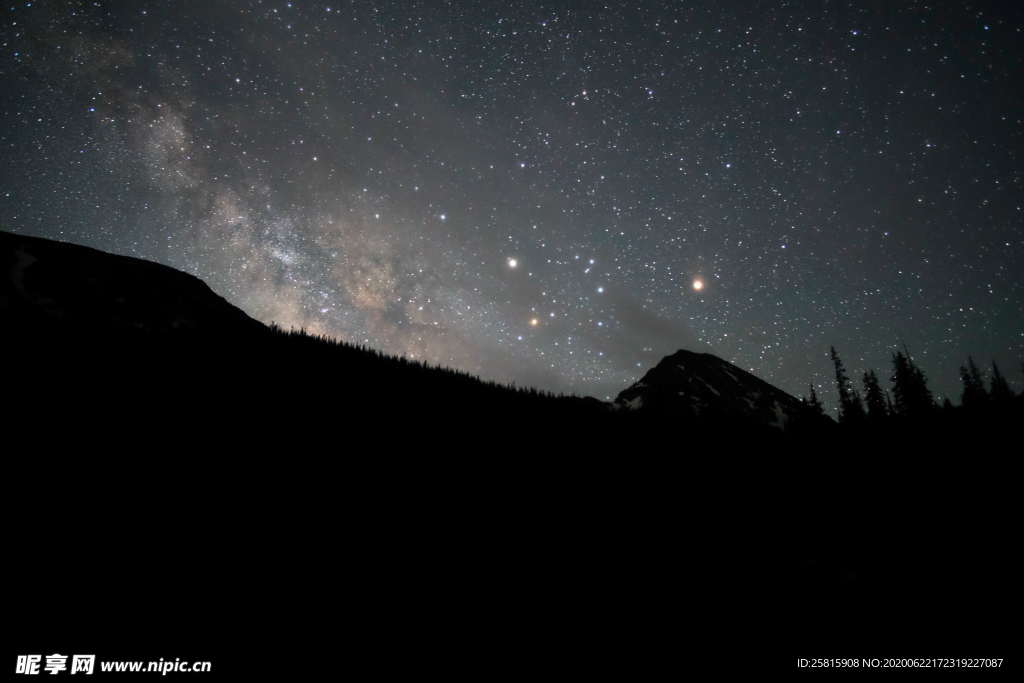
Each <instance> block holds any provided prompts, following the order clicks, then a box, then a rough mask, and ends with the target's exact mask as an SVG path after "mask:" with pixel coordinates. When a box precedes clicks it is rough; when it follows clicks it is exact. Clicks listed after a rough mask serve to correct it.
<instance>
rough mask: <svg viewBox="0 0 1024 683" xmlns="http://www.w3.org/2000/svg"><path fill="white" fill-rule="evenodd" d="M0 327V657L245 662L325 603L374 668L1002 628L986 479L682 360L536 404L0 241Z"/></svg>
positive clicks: (994, 517)
mask: <svg viewBox="0 0 1024 683" xmlns="http://www.w3.org/2000/svg"><path fill="white" fill-rule="evenodd" d="M0 331H2V337H3V340H4V349H3V352H2V353H3V357H4V360H5V363H4V367H3V370H2V372H3V379H4V384H3V387H4V398H5V401H4V408H3V411H4V412H3V419H4V425H5V430H4V435H3V443H4V446H5V455H6V456H7V459H8V461H9V462H10V463H11V464H12V466H11V468H10V472H9V474H8V476H7V477H6V489H5V490H6V493H7V494H8V496H7V502H8V505H9V507H10V509H11V510H12V512H11V514H12V518H16V519H17V520H19V522H18V538H19V539H22V541H23V542H24V544H25V545H24V546H23V547H20V548H19V549H18V550H19V552H18V560H17V562H16V563H14V571H16V575H15V576H14V577H12V578H11V579H9V581H10V582H11V585H12V586H17V587H18V590H17V591H15V592H16V593H17V595H16V596H14V598H12V600H11V601H10V602H9V604H8V605H7V613H8V614H9V615H11V618H12V619H13V620H15V621H16V623H17V624H18V630H19V638H20V639H19V641H18V642H19V647H21V649H19V652H22V653H24V652H51V651H54V648H65V649H67V648H66V646H65V645H64V644H62V643H67V642H71V641H69V640H62V641H60V642H54V640H55V639H56V640H60V638H59V637H58V635H57V634H58V633H60V632H64V633H66V634H71V635H68V636H67V637H68V638H71V637H72V635H74V637H76V638H79V640H75V641H74V642H76V643H80V642H82V641H81V637H82V636H81V634H83V633H88V634H93V635H92V636H90V637H92V638H94V639H95V638H96V637H98V636H95V634H97V633H104V634H106V636H105V637H106V640H103V641H100V642H116V643H118V644H119V646H120V647H123V648H125V651H126V652H127V653H128V654H126V656H133V653H132V652H131V648H132V647H135V648H136V651H139V652H143V651H145V652H153V651H154V649H158V650H160V651H159V653H158V656H166V655H170V656H175V655H176V654H177V653H176V652H175V650H174V646H173V644H174V643H175V638H178V639H183V640H182V642H185V643H188V644H189V645H188V647H189V648H191V649H188V650H187V651H183V654H188V655H189V656H191V657H193V658H196V659H198V658H200V657H199V656H197V655H199V654H200V653H198V652H196V650H195V642H197V639H198V640H199V641H201V642H205V643H208V644H209V648H210V650H209V651H210V652H212V653H214V654H219V655H220V656H221V657H222V658H223V659H224V660H225V661H226V662H232V663H233V664H232V665H233V666H237V667H243V668H244V666H246V665H247V666H250V667H251V669H252V670H251V671H249V672H248V673H247V674H246V676H244V677H246V678H247V679H251V678H252V677H254V675H255V674H259V675H263V674H265V671H266V667H267V666H271V663H269V662H268V661H267V660H265V658H263V657H260V656H258V655H259V653H263V652H271V653H273V652H303V653H311V652H327V651H331V648H335V647H337V639H338V637H339V628H341V627H340V626H339V624H342V623H343V624H344V627H345V628H346V629H348V630H354V631H356V632H357V633H358V634H361V635H358V636H357V637H356V638H355V640H354V641H353V643H354V644H355V645H356V646H358V647H359V648H360V649H362V650H363V651H364V652H366V653H368V655H369V656H371V657H372V658H373V659H374V661H380V662H386V661H391V660H392V659H393V658H394V657H396V654H395V651H396V648H398V649H400V650H401V651H402V653H403V654H402V656H403V657H405V656H408V657H409V658H412V659H415V660H416V661H418V662H419V661H422V662H430V661H432V660H431V658H434V660H436V661H434V665H435V666H444V667H445V669H444V670H445V671H448V670H449V669H448V667H450V666H452V663H453V662H455V663H464V664H465V667H466V668H467V670H468V669H471V668H472V667H473V663H474V661H477V660H478V659H481V658H482V659H488V660H489V661H491V662H494V661H505V659H504V658H506V657H507V654H508V651H509V650H508V647H512V648H513V650H514V651H516V652H526V653H530V656H531V657H533V659H528V660H523V664H522V666H523V673H526V671H527V670H530V671H532V672H534V673H535V671H534V670H533V669H531V666H535V665H536V663H537V661H540V660H543V659H544V658H545V657H546V656H553V655H554V654H558V655H559V656H561V657H563V658H564V657H569V659H571V660H572V661H574V662H575V661H589V662H591V663H600V665H601V667H602V668H603V669H606V670H608V671H616V672H617V673H620V674H627V675H629V676H630V677H636V674H637V673H638V672H639V673H640V674H641V675H643V674H644V673H649V674H654V673H656V672H657V671H658V670H659V669H661V668H662V667H661V666H659V663H658V662H657V661H655V660H652V659H650V658H649V657H648V656H647V654H645V653H648V652H649V651H650V648H652V647H656V649H658V651H659V652H664V651H672V648H673V647H675V644H676V642H677V641H678V640H679V638H684V639H685V640H686V641H687V643H689V645H690V646H691V647H692V648H695V650H693V651H700V652H702V653H703V654H705V655H707V659H706V660H705V661H702V662H697V663H696V664H695V666H696V667H697V668H699V669H700V668H706V669H708V671H709V672H711V671H714V672H716V673H717V672H720V671H721V670H722V669H721V667H722V662H723V661H729V662H730V666H731V667H736V666H741V665H746V667H747V668H750V669H753V670H756V671H763V670H766V668H767V669H773V668H782V669H786V668H792V661H791V660H792V658H793V657H795V656H804V655H807V656H810V657H815V656H832V655H830V654H827V653H836V656H845V655H846V654H850V653H849V652H848V651H847V650H842V651H840V650H839V649H837V648H839V647H840V646H841V647H846V648H852V647H854V645H857V644H862V643H866V644H867V646H870V647H868V648H867V649H864V650H857V652H858V653H860V654H858V655H857V656H860V655H861V654H863V656H869V657H874V656H888V655H889V654H892V655H894V656H903V655H907V656H914V655H913V654H912V653H925V650H924V649H920V647H919V645H920V643H924V644H925V645H927V646H928V647H931V648H932V649H930V650H927V652H928V653H929V654H922V656H932V655H935V656H944V655H945V654H949V653H953V652H957V653H960V654H964V655H965V656H974V655H975V654H978V655H979V656H982V655H983V651H982V650H979V649H970V650H969V651H967V650H964V649H963V648H966V647H968V645H971V644H978V643H980V644H985V643H990V644H991V643H996V642H998V638H1000V637H1002V636H1000V634H1004V636H1005V634H1006V633H1008V632H1007V631H1005V630H1002V629H1001V628H1000V627H999V622H998V619H999V616H1000V614H1001V613H1002V612H1003V611H1004V610H1005V609H1008V608H1006V607H1005V606H1004V605H1005V602H1004V601H1002V597H1003V596H1004V595H1005V592H1006V587H1007V586H1008V585H1010V583H1009V578H1008V577H1009V571H1010V569H1009V568H1010V567H1012V566H1015V565H1013V564H1012V563H1011V562H1010V561H1009V559H1008V553H1009V552H1010V551H1009V550H1008V549H1009V548H1011V547H1012V544H1011V543H1009V542H1007V539H1008V538H1010V537H1011V534H1010V530H1009V529H1008V527H1009V522H1008V521H1007V520H1009V519H1011V517H1012V515H1010V514H1009V513H1008V511H1007V510H1006V509H1005V508H1006V507H1007V506H1008V505H1009V501H1010V500H1012V499H1013V498H1012V496H1011V495H1009V493H1008V492H1005V491H1004V492H1000V491H999V487H1000V486H1008V485H1009V482H1012V481H1015V480H1014V479H1013V478H1012V477H1007V476H998V474H997V472H998V470H997V469H992V471H991V473H989V471H988V470H986V467H987V466H988V465H986V463H991V462H992V461H986V460H984V459H975V460H972V461H971V462H972V463H973V465H972V467H973V468H974V469H967V468H965V466H964V461H963V460H962V459H961V458H960V456H961V455H962V452H966V451H961V450H960V449H959V447H958V445H957V441H955V440H951V439H949V438H948V436H947V435H946V434H944V433H934V434H932V433H928V432H921V431H916V430H911V431H909V432H906V433H901V434H899V435H898V438H896V439H894V440H889V441H886V442H885V443H878V442H876V441H874V438H875V437H874V436H873V435H872V434H867V433H864V434H860V433H849V432H847V433H844V435H843V438H842V439H840V438H837V436H836V434H837V433H838V430H839V429H840V428H841V426H836V425H832V424H829V427H828V428H827V429H823V430H822V429H816V428H815V429H805V428H801V425H803V426H804V427H806V425H807V422H806V420H805V418H806V410H805V408H804V407H803V404H802V403H801V402H800V401H798V400H797V399H795V398H794V397H792V396H790V395H788V394H786V393H785V392H783V391H781V390H780V389H778V388H776V387H773V386H771V385H770V384H768V383H766V382H764V381H762V380H760V379H758V378H756V377H754V376H753V375H751V374H750V373H748V372H745V371H744V370H742V369H740V368H738V367H736V366H735V365H732V364H730V363H728V362H726V361H724V360H722V359H720V358H717V357H715V356H712V355H710V354H698V353H693V352H690V351H686V350H680V351H678V352H676V353H674V354H672V355H670V356H667V357H666V358H664V359H663V360H662V361H661V362H659V363H658V364H657V366H655V367H654V368H652V369H651V370H649V371H648V372H647V373H645V375H644V376H643V377H642V378H641V379H640V380H639V381H638V382H636V383H635V384H633V385H632V386H630V387H628V388H626V389H625V390H624V391H623V392H622V393H621V394H620V395H619V396H618V397H617V398H616V400H615V401H614V402H613V403H604V402H601V401H597V400H596V399H593V398H580V397H573V396H555V395H551V394H548V393H545V392H540V391H536V390H532V389H515V388H511V387H507V386H503V385H500V384H497V383H493V382H485V381H481V380H480V379H478V378H476V377H473V376H470V375H469V374H467V373H463V372H457V371H453V370H449V369H444V368H438V367H431V366H429V365H426V364H423V363H419V362H413V361H409V360H408V359H404V358H396V357H392V356H387V355H385V354H382V353H379V352H377V351H375V350H373V349H369V348H366V347H362V346H357V345H352V344H345V343H340V342H337V341H334V340H330V339H325V338H322V337H318V336H315V335H309V334H305V333H303V332H301V331H285V330H281V329H279V328H276V327H273V326H266V325H263V324H262V323H260V322H258V321H255V320H253V319H252V318H250V317H249V316H247V315H246V314H245V313H244V312H242V311H241V310H239V309H238V308H236V307H235V306H232V305H231V304H230V303H228V302H227V301H225V300H224V299H223V298H221V297H220V296H218V295H217V294H216V293H214V292H213V291H212V290H211V289H210V288H209V287H207V286H206V285H205V284H204V283H203V282H202V281H200V280H199V279H197V278H195V277H192V276H190V275H187V274H185V273H181V272H179V271H176V270H174V269H172V268H168V267H166V266H161V265H158V264H154V263H149V262H146V261H142V260H139V259H134V258H129V257H124V256H115V255H111V254H105V253H103V252H99V251H96V250H94V249H89V248H85V247H81V246H76V245H70V244H63V243H58V242H53V241H50V240H44V239H39V238H33V237H26V236H21V235H14V234H10V233H0ZM829 422H830V421H829ZM972 457H976V456H974V455H973V454H972ZM964 543H967V544H968V545H969V546H970V547H972V548H973V550H972V551H971V552H970V553H968V552H966V551H965V550H964V549H963V547H964V546H963V544H964ZM951 544H952V546H951ZM83 600H84V601H85V602H87V603H90V604H92V605H98V606H99V607H96V608H95V609H77V610H70V609H69V606H68V603H69V601H71V602H73V603H75V604H79V603H81V602H82V601H83ZM75 601H77V603H76V602H75ZM99 611H102V614H100V613H99ZM57 614H59V615H60V617H59V619H57V618H56V617H55V616H54V615H57ZM93 642H96V641H95V640H93V641H87V642H85V643H84V644H83V645H82V647H83V648H86V649H81V650H72V651H81V652H86V651H92V650H91V649H88V648H91V647H92V643H93ZM21 643H24V646H23V647H22V645H21ZM912 645H917V646H918V649H914V648H912V647H911V646H912ZM954 645H955V646H957V647H959V648H961V649H958V650H953V649H950V648H951V647H952V646H954ZM865 647H866V646H865ZM943 647H945V649H942V648H943ZM161 648H162V649H161ZM231 648H237V652H236V654H237V655H238V656H233V655H232V656H229V654H230V652H229V651H230V649H231ZM737 648H739V650H742V652H741V653H740V654H737ZM871 648H874V649H871ZM936 649H938V651H935V650H936ZM60 651H63V650H60ZM226 652H228V654H225V653H226ZM880 653H886V654H880ZM108 654H109V653H108ZM613 655H615V656H618V657H619V659H618V660H615V658H614V657H613ZM851 656H852V655H851ZM951 656H959V655H951ZM474 657H476V658H477V660H474ZM723 657H724V658H726V659H722V658H723ZM737 657H738V658H739V659H737ZM530 661H532V662H533V664H532V665H531V664H530ZM239 662H243V664H240V663H239ZM245 663H247V664H245ZM223 665H224V666H227V664H223ZM273 666H276V667H278V669H277V670H279V671H280V672H281V673H287V675H289V676H290V675H292V673H293V668H292V667H294V666H296V663H295V660H294V658H289V657H284V656H282V657H278V658H277V659H275V660H274V661H273ZM510 666H512V665H510ZM645 667H646V668H645ZM439 670H440V669H439ZM645 677H646V676H645Z"/></svg>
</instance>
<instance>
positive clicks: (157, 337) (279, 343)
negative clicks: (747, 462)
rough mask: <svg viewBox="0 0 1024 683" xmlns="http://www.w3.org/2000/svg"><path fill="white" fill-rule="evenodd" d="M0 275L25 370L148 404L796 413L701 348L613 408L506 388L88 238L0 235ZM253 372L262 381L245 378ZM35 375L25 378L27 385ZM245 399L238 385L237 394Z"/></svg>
mask: <svg viewBox="0 0 1024 683" xmlns="http://www.w3.org/2000/svg"><path fill="white" fill-rule="evenodd" d="M0 272H2V274H3V277H2V279H0V316H2V320H3V325H4V327H5V329H6V334H7V337H8V339H9V341H10V342H11V343H13V344H16V345H20V347H21V349H22V351H21V353H22V356H23V357H25V358H26V359H27V358H29V357H34V358H37V359H38V362H37V363H35V364H34V366H32V367H33V370H32V372H40V373H44V374H46V373H50V374H52V371H53V369H54V368H59V369H60V372H59V373H58V374H60V375H65V376H73V375H82V373H85V374H86V375H89V374H90V371H89V368H94V367H100V368H102V372H103V376H97V375H93V376H91V377H86V376H80V378H79V379H80V381H79V382H78V385H79V386H81V384H82V382H86V381H89V382H91V384H92V386H93V389H97V388H98V387H101V386H110V385H111V384H112V383H113V384H116V383H117V382H115V380H119V381H120V380H123V381H124V383H125V384H127V385H129V386H132V387H133V390H134V392H136V393H139V394H144V395H146V396H147V400H148V402H149V403H151V404H165V403H167V402H168V398H169V397H170V396H172V395H174V394H175V390H174V387H175V386H176V385H179V384H180V382H181V380H182V379H184V378H189V382H190V384H191V385H192V386H193V387H194V388H198V387H203V388H204V393H208V394H210V393H212V395H217V396H220V397H221V399H225V398H226V395H225V385H228V386H231V387H235V388H239V387H246V386H248V387H249V388H250V389H251V390H252V391H253V392H257V393H259V392H263V393H266V392H268V390H274V391H277V390H280V391H286V390H287V388H285V387H280V386H278V383H279V381H280V379H281V377H282V376H284V377H288V378H289V379H288V382H290V384H291V386H292V388H293V390H294V389H298V388H299V387H300V386H301V387H302V392H303V394H304V395H306V396H309V395H310V394H311V393H313V394H317V393H319V392H321V391H325V390H326V389H327V387H326V383H327V382H332V380H336V382H334V383H333V390H334V392H333V393H332V395H331V398H330V401H331V403H333V404H334V405H336V406H339V407H343V409H344V410H345V411H347V412H350V413H352V414H358V413H370V414H374V415H376V414H379V413H380V412H382V409H386V410H387V411H390V412H392V413H405V414H409V413H416V414H417V415H415V416H414V417H418V416H419V414H421V413H431V414H432V413H434V412H436V411H437V410H438V409H439V408H440V407H442V406H443V407H444V408H445V409H452V408H453V407H457V409H458V410H460V411H463V412H467V413H472V414H476V415H481V414H486V415H487V416H488V417H489V418H491V419H495V418H497V419H501V420H503V421H506V422H507V421H509V420H511V419H513V418H515V419H522V420H535V421H540V422H542V423H550V422H551V421H552V420H553V419H558V420H571V419H574V418H577V417H580V416H583V417H585V418H587V419H589V418H591V417H593V416H597V415H612V414H615V413H622V412H623V409H626V410H625V412H632V411H636V409H637V408H639V409H640V410H638V411H636V412H639V413H642V414H643V416H645V417H646V416H649V415H653V414H658V415H661V416H665V415H668V416H670V417H672V418H673V419H675V420H684V421H687V422H689V423H692V424H694V425H697V426H703V427H705V428H708V429H710V428H712V427H713V426H714V427H719V426H722V425H732V426H741V427H748V428H762V427H773V428H776V429H779V428H784V427H786V426H787V425H790V424H792V423H793V422H795V421H796V422H798V421H799V420H800V419H801V418H803V417H805V416H806V413H807V411H806V410H805V408H804V406H803V404H802V403H801V402H800V401H799V400H797V399H796V398H794V397H792V396H790V395H788V394H786V393H785V392H783V391H782V390H780V389H778V388H776V387H774V386H772V385H770V384H768V383H767V382H764V381H763V380H760V379H758V378H757V377H754V376H753V375H751V374H750V373H748V372H746V371H744V370H741V369H740V368H738V367H736V366H734V365H732V364H730V363H727V362H726V361H723V360H721V359H719V358H717V357H715V356H713V355H710V354H697V353H692V352H689V351H685V350H680V351H678V352H677V353H675V354H673V355H671V356H668V357H666V358H665V359H663V360H662V361H661V362H660V363H659V364H658V365H657V366H656V367H655V368H653V369H651V370H650V371H649V372H648V373H647V374H646V375H644V377H643V378H642V379H641V380H640V381H638V382H636V383H635V384H633V385H632V386H631V387H629V388H627V389H625V390H624V391H623V392H622V393H621V394H619V396H618V398H617V399H616V401H615V402H614V405H613V404H607V403H604V402H601V401H598V400H597V399H593V398H577V397H555V396H552V395H549V394H545V393H543V392H537V391H535V390H530V389H525V390H524V389H519V390H515V389H512V388H509V387H503V386H500V385H497V384H494V383H488V382H483V381H480V380H478V379H476V378H474V377H471V376H469V375H467V374H465V373H460V372H457V371H451V370H445V369H441V368H431V367H428V366H425V365H423V364H421V363H415V362H410V361H408V360H406V359H403V358H395V357H390V356H386V355H384V354H380V353H377V352H375V351H373V350H372V349H367V348H365V347H357V346H353V345H349V344H344V343H336V342H333V341H331V340H327V339H323V338H320V337H316V336H311V335H307V334H305V333H302V332H294V331H290V332H285V331H282V330H280V329H278V328H276V327H268V326H266V325H264V324H263V323H260V322H258V321H256V320H254V319H252V318H250V317H249V316H248V315H246V314H245V313H244V312H243V311H242V310H240V309H239V308H237V307H235V306H233V305H231V304H230V303H228V302H227V301H225V300H224V299H223V298H222V297H220V296H219V295H217V294H216V293H215V292H214V291H213V290H211V289H210V288H209V287H208V286H207V285H206V284H205V283H204V282H202V281H201V280H200V279H198V278H196V277H194V276H192V275H189V274H187V273H183V272H181V271H178V270H175V269H174V268H170V267H168V266H164V265H161V264H157V263H153V262H149V261H145V260H142V259H137V258H132V257H127V256H117V255H114V254H109V253H105V252H101V251H98V250H95V249H91V248H88V247H83V246H78V245H73V244H68V243H62V242H56V241H52V240H46V239H41V238H36V237H28V236H23V235H15V234H12V233H6V232H0ZM55 344H56V345H57V346H58V347H59V348H54V345H55ZM44 354H49V355H48V356H45V357H44ZM313 359H315V360H313ZM285 368H286V369H285ZM140 370H141V371H142V374H143V375H144V376H146V377H147V378H148V381H147V382H146V383H145V384H144V385H142V384H140V383H139V382H138V381H137V378H135V377H134V376H135V375H136V374H137V373H138V372H139V371H140ZM126 374H127V375H129V376H125V375H126ZM254 377H260V378H261V381H262V382H264V384H262V385H261V386H253V378H254ZM312 377H317V378H318V379H319V380H321V382H320V383H319V386H317V385H316V383H314V386H312V387H310V382H309V379H310V378H312ZM26 379H28V378H26ZM39 379H40V378H38V377H37V378H36V381H34V382H33V381H32V380H29V381H28V384H36V385H38V384H39V382H38V380H39ZM53 379H54V380H55V381H56V382H59V377H54V378H53ZM64 384H67V382H64ZM211 384H215V385H218V386H217V387H214V386H210V385H211ZM48 386H53V384H52V383H48ZM230 393H232V394H237V393H238V392H237V391H235V390H232V391H231V392H230ZM110 398H112V399H115V398H116V397H115V396H111V397H110ZM250 398H251V395H248V394H246V395H243V396H241V397H239V398H238V400H241V401H242V402H245V401H247V400H249V399H250ZM182 400H189V401H196V400H198V401H202V400H203V399H202V398H200V397H196V396H190V397H188V398H184V397H183V398H182ZM385 407H386V408H385ZM613 408H618V410H613ZM218 412H221V413H223V412H224V407H223V406H221V407H220V408H219V409H218Z"/></svg>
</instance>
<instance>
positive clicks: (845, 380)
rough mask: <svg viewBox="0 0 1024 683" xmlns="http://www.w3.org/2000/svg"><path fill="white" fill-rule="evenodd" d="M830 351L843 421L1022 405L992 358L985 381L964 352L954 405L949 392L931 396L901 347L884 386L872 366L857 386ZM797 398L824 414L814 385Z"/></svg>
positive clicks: (889, 420) (886, 421) (878, 421)
mask: <svg viewBox="0 0 1024 683" xmlns="http://www.w3.org/2000/svg"><path fill="white" fill-rule="evenodd" d="M829 354H830V357H831V359H832V365H833V367H834V369H835V382H836V392H837V397H838V421H839V424H840V425H843V426H846V427H850V428H856V427H864V426H886V425H890V426H891V425H892V424H893V423H895V422H898V421H915V422H919V421H927V420H930V419H936V418H940V417H942V416H949V415H950V414H953V413H956V412H964V413H967V414H969V415H972V414H978V413H980V412H983V411H984V412H989V413H1001V412H1003V411H1006V410H1009V409H1011V408H1013V407H1014V406H1017V407H1020V406H1022V405H1024V394H1022V395H1020V396H1018V395H1017V394H1015V393H1014V392H1013V390H1012V389H1011V388H1010V385H1009V383H1008V382H1007V381H1006V378H1005V377H1004V376H1003V374H1002V372H1001V371H1000V370H999V366H998V365H997V364H996V362H995V361H992V365H991V369H990V371H989V378H988V382H987V383H986V381H985V378H984V377H983V374H982V371H981V370H979V368H978V366H977V365H976V364H975V362H974V359H973V358H972V357H968V358H967V361H966V363H965V364H964V365H961V366H960V379H961V382H962V383H963V390H962V393H961V401H960V405H959V406H954V405H953V403H952V401H950V399H949V397H945V398H943V400H942V401H941V402H940V401H938V400H937V399H936V398H935V396H934V394H933V393H932V391H931V389H930V388H929V387H928V378H927V377H926V375H925V373H924V371H923V370H921V368H920V367H919V366H918V365H917V364H916V363H915V362H914V359H913V357H912V356H911V354H910V351H909V350H908V349H907V348H906V347H904V348H903V349H901V350H899V351H896V352H894V353H893V354H892V368H891V370H890V372H889V377H888V381H889V387H888V388H885V387H883V385H882V382H881V381H880V380H879V375H878V373H877V372H876V371H875V370H874V369H869V370H867V371H865V372H864V373H863V374H862V375H861V377H860V387H859V388H858V386H857V383H856V382H854V380H853V379H851V377H850V376H849V374H848V373H847V371H846V367H845V366H844V364H843V361H842V359H841V358H840V357H839V353H838V352H837V351H836V349H835V347H832V348H830V349H829ZM802 399H803V401H804V403H805V404H807V405H808V406H809V407H810V408H811V410H812V411H814V412H815V413H816V414H819V415H825V409H824V407H823V405H822V402H821V399H820V397H819V396H818V394H817V391H815V388H814V386H813V385H811V386H810V391H809V393H808V395H807V396H804V397H802Z"/></svg>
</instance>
